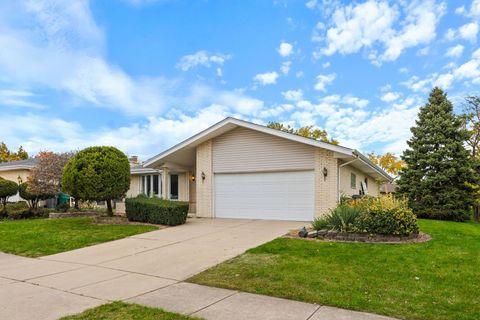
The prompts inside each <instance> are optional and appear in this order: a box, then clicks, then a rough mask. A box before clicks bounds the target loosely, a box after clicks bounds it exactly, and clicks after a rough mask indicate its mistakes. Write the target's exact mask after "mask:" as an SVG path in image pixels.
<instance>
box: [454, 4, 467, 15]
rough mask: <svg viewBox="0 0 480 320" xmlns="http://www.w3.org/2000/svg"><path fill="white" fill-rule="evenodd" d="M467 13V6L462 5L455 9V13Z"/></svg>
mask: <svg viewBox="0 0 480 320" xmlns="http://www.w3.org/2000/svg"><path fill="white" fill-rule="evenodd" d="M465 13H466V10H465V6H461V7H458V8H456V9H455V14H459V15H463V14H465Z"/></svg>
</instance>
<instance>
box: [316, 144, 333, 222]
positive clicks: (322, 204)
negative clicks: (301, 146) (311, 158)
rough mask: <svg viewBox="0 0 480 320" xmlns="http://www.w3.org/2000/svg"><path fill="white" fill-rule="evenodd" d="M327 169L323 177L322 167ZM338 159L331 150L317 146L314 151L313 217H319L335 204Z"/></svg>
mask: <svg viewBox="0 0 480 320" xmlns="http://www.w3.org/2000/svg"><path fill="white" fill-rule="evenodd" d="M324 168H326V169H327V172H328V173H327V176H326V177H324V175H323V169H324ZM337 179H338V160H337V159H336V158H334V157H333V151H329V150H325V149H320V148H317V150H316V151H315V217H320V216H322V215H324V214H326V213H327V212H328V210H329V209H332V208H334V207H335V206H336V205H337V197H338V181H337Z"/></svg>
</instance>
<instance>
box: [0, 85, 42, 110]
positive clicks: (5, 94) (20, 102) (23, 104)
mask: <svg viewBox="0 0 480 320" xmlns="http://www.w3.org/2000/svg"><path fill="white" fill-rule="evenodd" d="M35 97H36V95H35V94H34V93H32V92H29V91H25V90H12V89H5V90H1V89H0V105H2V106H5V107H13V108H30V109H38V110H40V109H45V108H47V106H45V105H43V104H40V103H37V102H33V101H31V99H32V98H35Z"/></svg>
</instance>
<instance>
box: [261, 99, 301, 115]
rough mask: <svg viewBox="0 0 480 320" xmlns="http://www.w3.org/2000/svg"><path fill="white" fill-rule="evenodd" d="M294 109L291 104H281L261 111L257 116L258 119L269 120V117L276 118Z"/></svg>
mask: <svg viewBox="0 0 480 320" xmlns="http://www.w3.org/2000/svg"><path fill="white" fill-rule="evenodd" d="M294 108H295V107H294V106H293V105H291V104H287V103H286V104H281V105H279V106H275V107H272V108H269V109H265V110H262V111H261V112H260V113H259V114H258V116H259V117H260V118H271V117H278V116H280V115H281V114H283V113H285V112H289V111H292V110H293V109H294Z"/></svg>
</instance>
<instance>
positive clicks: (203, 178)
mask: <svg viewBox="0 0 480 320" xmlns="http://www.w3.org/2000/svg"><path fill="white" fill-rule="evenodd" d="M205 178H206V176H205V172H203V171H202V181H203V180H205Z"/></svg>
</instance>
